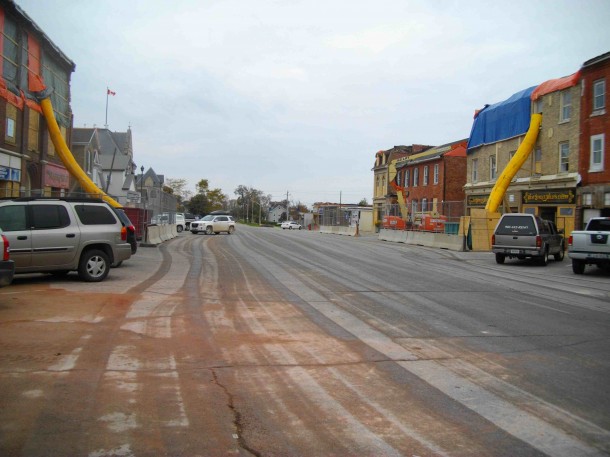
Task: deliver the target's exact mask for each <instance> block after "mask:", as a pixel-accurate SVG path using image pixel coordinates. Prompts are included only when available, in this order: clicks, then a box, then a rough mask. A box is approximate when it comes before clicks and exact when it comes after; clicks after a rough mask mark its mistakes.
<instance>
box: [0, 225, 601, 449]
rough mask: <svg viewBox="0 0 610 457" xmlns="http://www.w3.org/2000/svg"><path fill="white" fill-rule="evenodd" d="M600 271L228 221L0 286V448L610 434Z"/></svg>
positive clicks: (518, 442) (494, 440)
mask: <svg viewBox="0 0 610 457" xmlns="http://www.w3.org/2000/svg"><path fill="white" fill-rule="evenodd" d="M609 340H610V275H609V274H607V273H603V272H601V271H599V270H596V269H595V268H592V267H589V268H588V269H587V272H586V274H585V275H583V276H577V275H574V274H573V273H572V271H571V268H570V264H569V260H568V259H567V257H566V260H564V261H563V262H554V261H552V260H551V261H550V262H549V265H548V266H547V267H541V266H537V265H533V264H531V263H529V262H522V261H510V260H507V262H506V264H504V265H497V264H496V263H495V261H494V259H493V256H492V254H489V253H455V252H450V251H445V250H436V249H428V248H422V247H417V246H407V245H403V244H394V243H384V242H380V241H378V240H377V239H376V238H375V237H359V238H351V237H344V236H338V235H323V234H320V233H315V232H308V231H304V230H302V231H287V230H286V231H282V230H279V229H271V228H250V227H244V226H239V227H238V230H237V233H236V234H235V235H231V236H229V235H215V236H205V235H192V234H190V233H188V232H187V233H183V234H181V235H180V236H179V237H178V238H175V239H173V240H171V241H169V242H166V243H164V244H163V245H161V246H159V247H158V248H143V247H141V248H140V249H139V250H138V253H137V254H136V256H134V257H133V258H132V259H130V260H129V261H127V262H125V263H124V264H123V266H122V267H121V268H118V269H114V270H113V271H112V272H111V274H110V275H109V276H108V278H107V279H106V280H105V281H104V282H102V283H99V284H87V283H83V282H80V281H79V280H78V279H77V278H76V276H72V275H70V276H68V277H66V278H61V279H58V278H52V277H50V276H40V275H32V276H27V277H18V278H17V279H16V281H15V283H14V284H13V285H11V286H9V287H7V288H3V289H0V348H1V349H0V455H2V456H6V455H23V456H55V455H57V456H60V455H61V456H64V455H69V456H90V457H102V456H160V455H167V456H224V455H242V456H249V455H255V456H356V455H358V456H394V455H396V456H399V455H400V456H409V457H410V456H419V457H423V456H541V455H551V456H570V457H573V456H595V455H610V389H608V379H609V378H610V376H609V375H610V356H609V354H610V345H609V344H608V342H609Z"/></svg>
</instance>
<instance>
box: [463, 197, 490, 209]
mask: <svg viewBox="0 0 610 457" xmlns="http://www.w3.org/2000/svg"><path fill="white" fill-rule="evenodd" d="M488 198H489V195H469V196H468V200H467V204H468V206H485V205H486V204H487V199H488Z"/></svg>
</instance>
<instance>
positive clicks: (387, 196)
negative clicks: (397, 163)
mask: <svg viewBox="0 0 610 457" xmlns="http://www.w3.org/2000/svg"><path fill="white" fill-rule="evenodd" d="M430 147H431V146H424V145H421V144H413V145H411V146H394V147H393V148H392V149H388V150H387V151H379V152H377V153H376V154H375V166H374V167H373V169H372V171H373V172H374V177H373V179H374V190H373V224H375V225H378V224H379V223H380V222H381V220H382V219H383V216H384V214H386V209H387V208H388V207H389V206H391V205H396V203H397V200H396V191H395V190H394V188H393V187H392V186H391V185H390V181H391V178H390V168H389V165H390V164H391V163H392V162H393V161H394V160H396V159H400V158H403V157H407V156H409V155H411V154H417V153H419V152H422V151H425V150H426V149H429V148H430ZM392 179H393V177H392Z"/></svg>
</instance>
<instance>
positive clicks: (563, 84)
mask: <svg viewBox="0 0 610 457" xmlns="http://www.w3.org/2000/svg"><path fill="white" fill-rule="evenodd" d="M579 79H580V71H577V72H576V73H574V74H572V75H570V76H564V77H563V78H557V79H549V80H548V81H545V82H543V83H542V84H540V85H539V86H538V87H536V88H535V89H534V92H532V95H531V96H530V98H531V99H532V101H536V100H538V99H539V98H540V97H542V96H543V95H546V94H550V93H551V92H557V91H558V90H563V89H567V88H568V87H573V86H575V85H576V84H578V81H579Z"/></svg>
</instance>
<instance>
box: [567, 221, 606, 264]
mask: <svg viewBox="0 0 610 457" xmlns="http://www.w3.org/2000/svg"><path fill="white" fill-rule="evenodd" d="M568 257H570V259H572V271H573V272H574V273H576V274H577V275H581V274H583V273H584V272H585V266H586V265H597V266H598V267H599V268H605V269H610V217H593V218H591V220H590V221H589V222H588V223H587V227H586V228H585V230H576V231H574V232H572V234H571V235H570V237H569V239H568Z"/></svg>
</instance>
